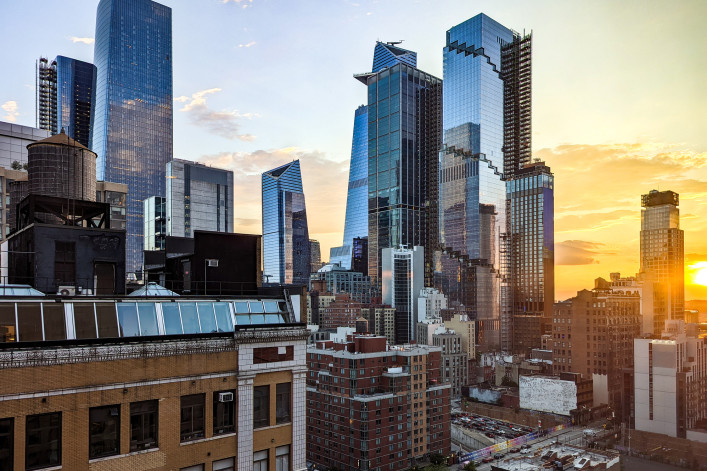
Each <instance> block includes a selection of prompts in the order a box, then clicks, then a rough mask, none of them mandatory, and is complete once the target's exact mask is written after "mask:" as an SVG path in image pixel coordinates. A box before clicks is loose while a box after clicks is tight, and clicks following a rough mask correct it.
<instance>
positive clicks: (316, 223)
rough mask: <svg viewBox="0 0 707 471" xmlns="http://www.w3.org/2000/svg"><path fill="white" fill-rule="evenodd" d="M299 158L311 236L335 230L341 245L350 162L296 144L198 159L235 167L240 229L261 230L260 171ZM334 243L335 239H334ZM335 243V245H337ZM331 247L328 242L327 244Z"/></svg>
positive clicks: (246, 230) (217, 165)
mask: <svg viewBox="0 0 707 471" xmlns="http://www.w3.org/2000/svg"><path fill="white" fill-rule="evenodd" d="M295 159H299V160H300V163H301V167H302V182H303V186H304V194H305V202H306V205H307V220H308V224H309V233H310V237H312V238H316V237H315V235H317V236H318V237H319V236H320V235H321V237H322V238H324V237H325V234H328V233H331V232H334V234H336V244H340V243H341V241H340V239H341V232H337V231H342V230H343V224H344V211H345V207H346V191H347V186H346V182H347V181H348V162H347V161H345V162H334V161H332V160H329V159H328V158H327V156H326V154H324V153H323V152H321V151H318V150H304V149H300V148H297V147H284V148H280V149H269V150H257V151H255V152H221V153H219V154H214V155H206V156H203V157H201V158H200V159H199V162H201V163H203V164H207V165H212V166H214V167H219V168H227V169H230V170H233V174H234V187H235V191H234V197H235V210H234V211H235V212H234V214H235V215H236V225H237V226H238V227H237V230H239V231H242V232H251V233H262V227H261V220H262V209H261V204H262V201H261V174H262V173H263V172H265V171H267V170H270V169H273V168H276V167H279V166H280V165H284V164H286V163H287V162H292V161H293V160H295ZM332 243H333V239H332ZM336 244H335V245H336ZM327 246H328V245H327Z"/></svg>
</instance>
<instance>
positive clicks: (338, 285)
mask: <svg viewBox="0 0 707 471" xmlns="http://www.w3.org/2000/svg"><path fill="white" fill-rule="evenodd" d="M309 286H310V289H317V290H318V291H320V292H322V291H328V292H329V293H331V294H340V293H346V294H348V295H349V296H351V299H353V300H355V301H358V302H361V303H370V302H371V300H372V299H373V297H374V295H375V293H376V290H375V289H374V288H373V284H372V283H371V278H370V277H369V276H368V275H367V274H365V273H361V272H356V271H351V270H347V269H345V268H343V267H340V266H338V265H332V264H328V265H325V266H323V267H322V268H320V269H318V270H317V271H316V272H315V273H312V274H311V275H310V277H309Z"/></svg>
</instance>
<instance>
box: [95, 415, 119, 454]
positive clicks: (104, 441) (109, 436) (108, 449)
mask: <svg viewBox="0 0 707 471" xmlns="http://www.w3.org/2000/svg"><path fill="white" fill-rule="evenodd" d="M89 419H90V422H91V423H90V428H89V444H88V457H89V458H91V459H93V458H100V457H102V456H111V455H117V454H118V453H119V452H120V406H119V405H115V406H105V407H92V408H91V409H90V411H89Z"/></svg>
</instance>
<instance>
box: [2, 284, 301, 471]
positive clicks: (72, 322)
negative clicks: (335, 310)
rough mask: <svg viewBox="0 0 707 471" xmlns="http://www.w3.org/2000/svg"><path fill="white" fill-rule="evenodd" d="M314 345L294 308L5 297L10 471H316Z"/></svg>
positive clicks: (5, 444)
mask: <svg viewBox="0 0 707 471" xmlns="http://www.w3.org/2000/svg"><path fill="white" fill-rule="evenodd" d="M306 341H307V330H306V328H305V326H304V325H303V324H298V323H293V322H292V306H291V304H290V303H289V302H288V301H287V300H286V299H284V298H263V297H253V298H238V299H226V298H221V299H219V300H216V299H209V298H203V297H202V298H198V299H196V298H187V297H175V296H171V297H147V296H134V297H131V296H128V297H122V298H100V297H97V298H78V297H77V298H43V297H40V296H35V297H14V298H8V297H0V374H1V375H2V378H3V381H1V382H0V469H40V468H42V469H43V468H51V469H71V470H89V469H91V470H108V469H110V470H128V469H131V470H132V469H150V470H164V471H167V470H175V469H202V470H203V469H209V470H211V469H220V470H235V469H238V470H253V469H254V468H255V469H291V470H297V471H299V470H304V469H305V468H306V461H305V445H304V440H303V438H302V437H303V436H304V433H305V409H304V408H305V380H306V364H305V349H306ZM40 378H41V380H39V379H40Z"/></svg>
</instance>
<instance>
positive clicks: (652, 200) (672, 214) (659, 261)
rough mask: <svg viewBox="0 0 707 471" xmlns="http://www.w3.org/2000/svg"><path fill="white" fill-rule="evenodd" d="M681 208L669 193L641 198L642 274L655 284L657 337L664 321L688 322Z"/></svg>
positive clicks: (654, 306) (653, 194) (654, 192)
mask: <svg viewBox="0 0 707 471" xmlns="http://www.w3.org/2000/svg"><path fill="white" fill-rule="evenodd" d="M678 205H679V196H678V194H677V193H675V192H673V191H669V190H668V191H657V190H652V191H650V192H649V193H648V194H645V195H642V197H641V206H643V210H642V211H641V274H642V277H643V278H644V279H646V280H647V281H651V282H654V283H655V285H654V288H653V289H654V296H653V317H654V325H655V331H654V334H656V335H659V334H660V332H661V331H662V328H663V327H664V325H663V323H664V321H666V320H672V319H677V320H684V318H685V233H684V231H682V230H681V229H680V210H679V209H678Z"/></svg>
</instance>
